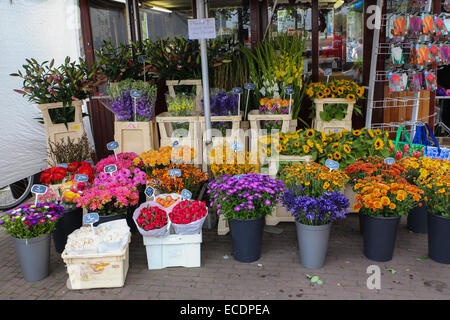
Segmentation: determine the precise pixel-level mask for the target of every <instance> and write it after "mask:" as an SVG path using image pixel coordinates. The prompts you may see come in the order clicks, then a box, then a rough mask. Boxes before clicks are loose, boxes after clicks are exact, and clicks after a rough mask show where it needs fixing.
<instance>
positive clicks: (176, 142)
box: [172, 140, 180, 149]
mask: <svg viewBox="0 0 450 320" xmlns="http://www.w3.org/2000/svg"><path fill="white" fill-rule="evenodd" d="M179 144H180V143H179V142H178V141H177V140H175V141H174V142H173V143H172V148H174V149H175V148H176V147H178V145H179Z"/></svg>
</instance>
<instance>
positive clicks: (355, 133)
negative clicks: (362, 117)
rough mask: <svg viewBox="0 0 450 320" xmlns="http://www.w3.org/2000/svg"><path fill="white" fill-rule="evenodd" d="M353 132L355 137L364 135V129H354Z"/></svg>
mask: <svg viewBox="0 0 450 320" xmlns="http://www.w3.org/2000/svg"><path fill="white" fill-rule="evenodd" d="M352 133H353V135H354V136H355V137H359V136H360V135H362V131H361V130H353V131H352Z"/></svg>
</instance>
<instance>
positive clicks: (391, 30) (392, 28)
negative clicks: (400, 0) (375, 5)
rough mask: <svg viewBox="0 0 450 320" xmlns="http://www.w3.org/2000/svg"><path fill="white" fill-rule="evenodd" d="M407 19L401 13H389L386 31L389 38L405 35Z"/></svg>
mask: <svg viewBox="0 0 450 320" xmlns="http://www.w3.org/2000/svg"><path fill="white" fill-rule="evenodd" d="M407 22H408V21H407V19H406V17H405V16H403V15H397V14H394V15H391V16H389V17H388V24H387V26H388V32H387V34H388V35H389V37H390V38H391V39H395V38H402V39H403V38H404V37H405V36H406V35H407Z"/></svg>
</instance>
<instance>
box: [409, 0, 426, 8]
mask: <svg viewBox="0 0 450 320" xmlns="http://www.w3.org/2000/svg"><path fill="white" fill-rule="evenodd" d="M410 2H411V7H414V8H417V9H424V8H425V7H426V6H427V4H428V1H427V0H411V1H410Z"/></svg>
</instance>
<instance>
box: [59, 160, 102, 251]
mask: <svg viewBox="0 0 450 320" xmlns="http://www.w3.org/2000/svg"><path fill="white" fill-rule="evenodd" d="M68 171H72V175H71V176H70V177H69V179H68V181H66V182H63V183H62V184H61V186H60V194H61V202H60V205H62V206H63V208H64V216H63V217H62V218H61V219H59V220H58V222H57V224H56V226H55V230H54V231H53V232H52V236H53V242H54V244H55V249H56V252H58V253H62V252H63V251H64V248H65V246H66V243H67V237H68V236H69V235H70V234H71V233H72V232H74V231H75V230H77V229H79V228H81V226H82V224H83V210H82V209H81V208H79V207H77V206H76V200H77V199H78V198H79V197H80V196H81V195H82V194H83V190H84V189H86V188H88V187H90V185H91V183H92V181H93V179H94V174H93V169H92V167H91V165H90V164H89V163H87V162H81V163H77V162H72V163H70V164H69V165H68ZM77 174H83V175H87V176H88V181H83V182H81V181H76V180H75V176H76V175H77Z"/></svg>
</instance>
